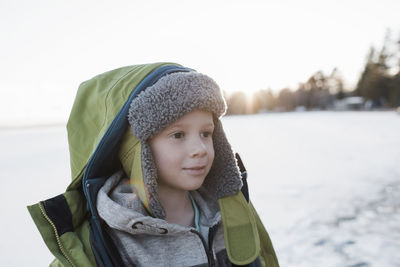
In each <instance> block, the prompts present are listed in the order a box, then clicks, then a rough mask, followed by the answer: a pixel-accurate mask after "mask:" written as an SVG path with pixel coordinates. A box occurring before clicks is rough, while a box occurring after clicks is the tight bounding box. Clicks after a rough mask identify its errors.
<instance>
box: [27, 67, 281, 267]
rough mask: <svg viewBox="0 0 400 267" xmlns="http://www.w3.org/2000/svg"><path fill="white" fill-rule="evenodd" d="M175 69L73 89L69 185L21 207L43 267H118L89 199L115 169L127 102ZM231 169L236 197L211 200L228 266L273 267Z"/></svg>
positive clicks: (138, 70) (117, 73)
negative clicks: (42, 246) (40, 244)
mask: <svg viewBox="0 0 400 267" xmlns="http://www.w3.org/2000/svg"><path fill="white" fill-rule="evenodd" d="M177 71H190V69H188V68H185V67H182V66H180V65H178V64H174V63H154V64H145V65H134V66H128V67H123V68H120V69H116V70H112V71H109V72H106V73H104V74H101V75H98V76H96V77H94V78H92V79H90V80H88V81H86V82H83V83H82V84H81V85H80V87H79V90H78V93H77V96H76V99H75V102H74V105H73V108H72V111H71V114H70V118H69V120H68V124H67V131H68V142H69V151H70V161H71V162H70V163H71V176H72V182H71V184H70V185H69V186H68V188H67V189H66V191H65V192H64V193H62V194H60V195H58V196H56V197H54V198H51V199H48V200H44V201H40V202H39V203H37V204H34V205H31V206H28V210H29V212H30V214H31V216H32V218H33V220H34V222H35V224H36V226H37V228H38V230H39V232H40V233H41V235H42V237H43V240H44V242H45V243H46V245H47V247H48V248H49V250H50V251H51V252H52V254H53V255H54V256H55V258H56V259H55V260H54V261H53V262H52V263H51V266H122V263H121V260H120V259H119V256H118V252H117V248H116V247H115V246H114V245H113V242H111V241H110V240H109V237H108V236H107V234H105V231H104V226H103V222H102V221H101V220H100V219H99V217H98V214H97V211H96V195H97V192H98V190H99V188H100V187H101V186H102V185H103V184H104V179H106V177H109V176H110V174H112V173H114V172H115V170H117V169H121V163H120V162H119V160H118V150H119V147H120V143H121V140H122V138H123V135H124V133H125V130H126V128H127V126H128V122H127V119H126V113H127V110H128V107H129V103H130V102H131V101H132V99H133V98H134V97H135V96H136V95H137V94H138V93H139V92H140V91H141V90H144V89H145V88H146V87H148V86H150V85H152V84H154V83H155V82H156V81H157V80H158V79H159V78H160V77H162V76H164V75H166V74H168V73H172V72H177ZM137 145H140V142H138V144H137ZM136 165H137V166H138V167H137V168H141V166H140V164H136ZM239 167H241V170H242V171H243V173H242V178H243V183H244V185H245V186H244V187H243V188H242V192H239V193H237V194H236V195H232V196H228V197H225V198H223V199H219V206H220V210H221V215H222V221H223V226H224V239H225V245H226V249H227V254H228V257H229V259H230V261H231V262H232V263H234V264H236V265H248V264H251V263H252V262H254V261H255V259H256V258H259V259H261V262H262V264H263V266H270V267H275V266H279V264H278V260H277V257H276V255H275V252H274V249H273V246H272V243H271V241H270V238H269V236H268V233H267V231H266V230H265V228H264V226H263V224H262V222H261V220H260V218H259V217H258V215H257V212H256V211H255V209H254V207H253V205H252V204H251V202H249V199H248V191H247V183H246V176H245V171H244V167H243V165H242V164H241V161H240V159H239ZM133 171H136V172H137V173H141V170H139V169H138V170H133ZM248 266H251V265H248Z"/></svg>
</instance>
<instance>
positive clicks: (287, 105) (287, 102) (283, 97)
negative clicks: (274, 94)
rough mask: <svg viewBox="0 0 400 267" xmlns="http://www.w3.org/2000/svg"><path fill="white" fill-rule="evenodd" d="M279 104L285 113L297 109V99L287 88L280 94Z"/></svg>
mask: <svg viewBox="0 0 400 267" xmlns="http://www.w3.org/2000/svg"><path fill="white" fill-rule="evenodd" d="M278 103H279V106H280V107H281V108H283V109H284V110H285V111H291V110H293V109H294V108H295V97H294V94H293V92H292V91H290V89H288V88H285V89H283V90H281V91H280V92H279V96H278Z"/></svg>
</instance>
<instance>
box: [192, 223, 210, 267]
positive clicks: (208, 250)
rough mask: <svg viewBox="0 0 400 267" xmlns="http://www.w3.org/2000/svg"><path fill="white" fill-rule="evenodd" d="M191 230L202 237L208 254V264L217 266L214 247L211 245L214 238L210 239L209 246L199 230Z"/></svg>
mask: <svg viewBox="0 0 400 267" xmlns="http://www.w3.org/2000/svg"><path fill="white" fill-rule="evenodd" d="M190 232H192V233H194V234H196V235H197V236H198V237H199V238H200V240H201V243H203V247H204V250H205V251H206V255H207V261H208V266H210V267H212V266H215V259H214V255H213V252H212V247H211V244H212V240H209V244H210V247H208V246H207V243H206V241H205V240H204V237H203V236H202V235H201V234H200V233H199V232H197V231H196V230H194V229H192V230H190ZM210 237H211V236H210Z"/></svg>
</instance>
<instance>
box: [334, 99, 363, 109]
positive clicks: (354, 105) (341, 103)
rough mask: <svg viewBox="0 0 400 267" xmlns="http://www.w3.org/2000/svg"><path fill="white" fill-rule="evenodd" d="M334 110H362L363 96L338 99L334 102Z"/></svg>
mask: <svg viewBox="0 0 400 267" xmlns="http://www.w3.org/2000/svg"><path fill="white" fill-rule="evenodd" d="M334 109H335V110H362V109H364V98H362V97H361V96H350V97H345V98H343V99H338V100H336V101H335V103H334Z"/></svg>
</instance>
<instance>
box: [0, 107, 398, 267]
mask: <svg viewBox="0 0 400 267" xmlns="http://www.w3.org/2000/svg"><path fill="white" fill-rule="evenodd" d="M224 127H225V130H226V132H227V135H228V138H229V140H230V142H231V143H232V145H233V147H234V149H235V150H236V151H237V152H239V153H240V155H241V157H242V159H243V161H244V163H245V165H246V168H247V170H248V173H249V187H250V192H251V196H250V197H251V199H252V201H253V203H254V205H255V207H256V209H257V210H258V212H259V214H260V216H261V218H262V220H263V221H264V224H265V226H266V228H267V229H268V231H269V233H270V235H271V238H272V241H273V243H274V246H275V249H276V251H277V254H278V258H279V260H280V264H281V266H318V267H319V266H327V267H329V266H352V267H355V266H358V267H361V266H389V267H390V266H400V253H399V251H400V138H399V136H400V115H398V114H396V113H394V112H336V113H335V112H305V113H301V112H300V113H280V114H261V115H253V116H234V117H227V118H224ZM0 148H1V149H0V177H1V181H2V183H3V185H2V186H1V187H0V201H1V202H0V203H1V206H0V208H1V210H0V212H1V218H2V219H1V220H0V237H1V238H0V251H1V254H0V255H1V265H2V266H46V265H48V263H49V262H50V261H51V259H52V256H51V254H50V253H49V252H48V250H47V248H46V247H45V245H44V243H43V241H42V240H41V237H40V235H39V233H38V231H37V230H36V227H35V226H34V224H33V221H32V220H31V218H30V216H29V214H28V211H27V209H26V207H25V206H26V205H28V204H32V203H35V202H37V201H39V200H43V199H46V198H49V197H52V196H55V195H56V194H59V193H61V192H63V191H64V189H65V187H66V186H67V185H68V183H69V176H70V174H69V158H68V145H67V137H66V132H65V129H64V127H48V128H30V129H23V130H22V129H20V130H2V131H0Z"/></svg>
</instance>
